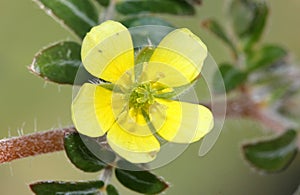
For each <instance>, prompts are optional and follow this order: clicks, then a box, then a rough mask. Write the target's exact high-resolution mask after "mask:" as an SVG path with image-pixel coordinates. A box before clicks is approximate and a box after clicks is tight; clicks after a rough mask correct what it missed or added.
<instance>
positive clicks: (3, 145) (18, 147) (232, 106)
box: [0, 93, 300, 163]
mask: <svg viewBox="0 0 300 195" xmlns="http://www.w3.org/2000/svg"><path fill="white" fill-rule="evenodd" d="M215 106H216V107H217V106H218V105H215ZM214 114H215V117H218V114H219V116H220V113H214ZM226 116H227V117H230V118H250V119H253V120H256V121H258V122H260V123H261V124H262V125H264V126H265V127H267V128H268V129H270V130H272V131H274V132H275V133H282V132H284V131H285V130H287V129H288V128H289V124H288V123H285V121H283V120H279V119H278V117H276V116H275V115H272V114H270V113H268V112H264V110H263V109H262V108H261V105H260V104H259V103H256V102H254V101H253V100H252V99H251V98H250V97H249V96H248V95H247V94H245V93H244V94H243V95H242V96H241V97H239V98H235V99H232V100H228V101H227V112H226ZM221 117H222V116H221ZM74 131H76V129H75V128H74V127H69V128H63V129H56V130H51V131H45V132H38V133H34V134H30V135H26V136H21V137H14V138H10V139H3V140H0V163H5V162H11V161H13V160H16V159H20V158H25V157H29V156H36V155H40V154H46V153H51V152H56V151H61V150H63V149H64V143H63V137H64V134H65V133H67V132H74ZM298 145H299V148H300V141H299V143H298Z"/></svg>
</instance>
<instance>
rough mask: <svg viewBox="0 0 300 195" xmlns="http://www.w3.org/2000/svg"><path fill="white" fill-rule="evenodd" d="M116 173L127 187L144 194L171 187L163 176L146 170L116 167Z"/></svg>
mask: <svg viewBox="0 0 300 195" xmlns="http://www.w3.org/2000/svg"><path fill="white" fill-rule="evenodd" d="M132 166H134V165H132ZM115 174H116V177H117V179H118V180H119V182H120V183H122V184H123V185H124V186H125V187H127V188H129V189H131V190H133V191H136V192H139V193H143V194H158V193H161V192H163V191H165V190H166V189H167V188H168V187H169V185H168V183H166V182H165V181H164V180H163V179H162V178H159V177H157V176H156V175H154V174H153V173H151V172H149V171H146V170H140V171H132V170H123V169H118V168H116V169H115Z"/></svg>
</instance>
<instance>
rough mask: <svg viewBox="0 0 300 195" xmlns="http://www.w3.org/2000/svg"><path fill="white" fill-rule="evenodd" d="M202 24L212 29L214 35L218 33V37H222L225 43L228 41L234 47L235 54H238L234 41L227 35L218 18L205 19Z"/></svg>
mask: <svg viewBox="0 0 300 195" xmlns="http://www.w3.org/2000/svg"><path fill="white" fill-rule="evenodd" d="M202 25H203V26H204V27H205V28H207V29H208V30H209V31H211V32H212V33H213V34H214V35H216V36H217V37H218V38H220V39H221V40H222V41H224V43H226V44H227V45H228V46H229V47H230V48H231V49H232V51H233V52H234V54H235V55H237V51H236V48H235V46H234V44H233V42H232V41H231V40H230V38H229V36H228V35H227V32H226V31H225V29H224V28H223V26H222V25H221V24H219V23H218V22H217V21H216V20H213V19H207V20H205V21H203V23H202Z"/></svg>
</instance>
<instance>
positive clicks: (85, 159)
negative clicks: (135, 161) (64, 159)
mask: <svg viewBox="0 0 300 195" xmlns="http://www.w3.org/2000/svg"><path fill="white" fill-rule="evenodd" d="M89 141H90V142H92V141H93V140H89ZM95 144H96V142H95ZM64 146H65V151H66V153H67V156H68V158H69V159H70V160H71V162H72V163H73V164H74V165H75V166H76V167H77V168H79V169H80V170H82V171H85V172H97V171H100V170H102V169H103V168H105V167H106V166H107V165H106V163H104V162H103V161H102V160H100V159H99V158H97V157H96V156H95V155H94V154H93V153H92V152H91V151H90V150H89V149H88V148H87V147H86V145H85V144H84V142H83V141H82V138H81V136H80V135H79V134H78V133H69V134H67V135H66V136H65V138H64ZM95 147H99V152H105V153H107V155H109V158H111V159H110V160H111V161H113V160H114V158H115V156H114V154H113V153H112V152H109V151H106V150H104V149H103V148H101V147H100V146H99V145H97V146H95Z"/></svg>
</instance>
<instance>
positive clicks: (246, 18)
mask: <svg viewBox="0 0 300 195" xmlns="http://www.w3.org/2000/svg"><path fill="white" fill-rule="evenodd" d="M251 4H252V3H251V1H249V0H232V1H231V4H230V6H229V10H228V13H229V15H230V16H231V19H232V24H233V29H234V31H235V33H236V34H237V35H238V36H239V37H242V36H243V35H244V34H246V33H247V30H248V29H249V27H250V26H251V22H252V20H253V18H254V11H253V8H252V6H251Z"/></svg>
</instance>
